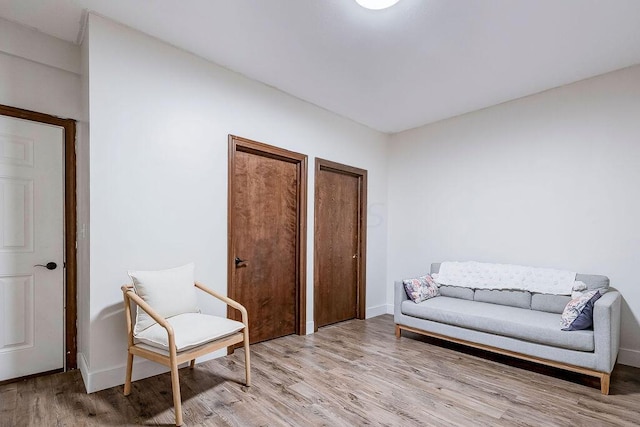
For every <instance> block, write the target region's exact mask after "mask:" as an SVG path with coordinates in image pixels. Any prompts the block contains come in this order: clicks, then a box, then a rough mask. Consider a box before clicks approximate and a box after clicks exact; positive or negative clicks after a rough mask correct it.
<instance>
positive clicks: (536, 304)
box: [531, 294, 571, 314]
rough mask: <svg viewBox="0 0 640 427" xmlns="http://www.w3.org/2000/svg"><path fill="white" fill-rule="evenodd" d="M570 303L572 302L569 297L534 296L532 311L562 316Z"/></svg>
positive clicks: (532, 298)
mask: <svg viewBox="0 0 640 427" xmlns="http://www.w3.org/2000/svg"><path fill="white" fill-rule="evenodd" d="M569 301H571V297H570V296H569V295H551V294H533V295H531V310H538V311H546V312H549V313H558V314H560V313H562V311H563V310H564V308H565V307H566V305H567V303H568V302H569Z"/></svg>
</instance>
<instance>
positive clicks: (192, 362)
mask: <svg viewBox="0 0 640 427" xmlns="http://www.w3.org/2000/svg"><path fill="white" fill-rule="evenodd" d="M194 366H196V359H191V362H189V369H193V367H194Z"/></svg>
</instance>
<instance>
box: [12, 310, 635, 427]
mask: <svg viewBox="0 0 640 427" xmlns="http://www.w3.org/2000/svg"><path fill="white" fill-rule="evenodd" d="M251 350H252V364H253V366H252V368H253V369H252V373H253V386H252V387H250V388H247V387H244V386H243V385H242V384H241V381H242V379H243V375H244V372H243V369H244V365H243V356H244V354H243V351H242V350H236V352H235V354H233V355H231V356H227V357H224V358H220V359H216V360H212V361H209V362H205V363H202V364H199V365H196V367H195V369H194V370H189V369H188V368H186V369H182V370H181V371H180V377H181V387H182V399H183V409H184V419H185V423H186V425H211V426H218V425H220V426H226V425H232V426H267V425H269V426H271V425H273V426H316V425H326V426H354V425H386V426H414V425H415V426H418V425H420V426H430V425H433V426H451V425H456V426H458V425H459V426H470V425H486V426H568V425H588V426H606V425H628V426H632V425H633V426H637V425H639V424H640V369H637V368H631V367H628V366H622V365H619V366H617V367H616V369H615V370H614V373H613V376H612V380H611V395H609V396H603V395H602V394H601V393H600V389H599V388H598V384H597V380H595V379H592V378H590V377H584V376H581V375H575V374H571V373H567V372H564V371H559V370H555V369H552V368H546V367H541V366H539V365H534V364H530V363H526V362H520V361H516V360H514V359H510V358H507V357H503V356H495V355H491V354H489V353H484V352H480V351H476V350H471V349H466V348H463V347H459V346H455V345H452V344H446V343H442V342H436V341H434V340H432V339H428V338H426V337H421V336H418V335H413V334H407V333H403V336H402V338H401V339H399V340H397V339H396V338H395V336H394V324H393V318H392V317H391V316H389V315H385V316H380V317H377V318H373V319H368V320H365V321H362V320H351V321H347V322H343V323H340V324H336V325H332V326H327V327H325V328H321V329H320V330H319V331H318V333H316V334H313V335H309V336H304V337H301V336H288V337H284V338H279V339H276V340H273V341H269V342H264V343H261V344H255V345H252V346H251ZM122 357H123V363H124V361H125V360H126V354H123V356H122ZM123 381H124V378H123ZM173 419H174V418H173V406H172V400H171V379H170V376H169V374H168V373H167V374H163V375H159V376H156V377H152V378H148V379H145V380H140V381H136V382H134V383H133V388H132V393H131V395H130V396H128V397H125V396H123V394H122V386H120V387H114V388H111V389H108V390H103V391H100V392H97V393H93V394H90V395H87V394H86V393H85V390H84V386H83V384H82V379H81V377H80V374H79V372H78V371H73V372H67V373H62V374H55V375H49V376H45V377H38V378H33V379H29V380H25V381H21V382H18V383H13V384H6V385H2V386H0V425H2V426H93V425H110V426H120V425H136V424H142V425H171V423H173Z"/></svg>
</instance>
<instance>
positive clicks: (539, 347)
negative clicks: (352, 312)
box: [394, 263, 621, 394]
mask: <svg viewBox="0 0 640 427" xmlns="http://www.w3.org/2000/svg"><path fill="white" fill-rule="evenodd" d="M439 268H440V264H439V263H435V264H432V265H431V273H437V272H438V270H439ZM576 280H580V281H582V282H584V283H585V284H586V285H587V287H588V289H597V288H604V289H607V292H606V293H604V295H603V296H602V297H601V298H600V299H598V300H597V301H596V303H595V305H594V309H593V329H588V330H581V331H562V330H561V329H560V316H561V313H562V311H563V309H564V307H565V305H566V304H567V302H569V300H570V297H569V296H564V295H550V294H536V293H530V292H528V291H512V290H485V289H475V290H474V289H470V288H462V287H455V286H440V293H441V295H440V296H438V297H435V298H431V299H428V300H426V301H423V302H421V303H419V304H416V303H414V302H413V301H412V300H410V299H409V298H408V297H407V294H406V292H405V290H404V285H403V283H402V281H396V282H395V304H394V321H395V324H396V336H397V337H398V338H400V336H401V333H402V331H403V330H405V331H411V332H416V333H419V334H422V335H427V336H431V337H435V338H440V339H443V340H447V341H452V342H456V343H459V344H464V345H467V346H471V347H476V348H480V349H483V350H488V351H493V352H496V353H500V354H506V355H509V356H513V357H517V358H520V359H525V360H529V361H533V362H537V363H542V364H545V365H550V366H554V367H558V368H562V369H566V370H569V371H574V372H578V373H582V374H587V375H591V376H595V377H597V378H599V379H600V384H601V391H602V394H609V382H610V376H611V372H612V370H613V367H614V365H615V362H616V358H617V355H618V349H619V339H620V304H621V296H620V293H619V292H617V291H615V290H613V289H610V288H609V279H608V278H607V277H606V276H599V275H586V274H578V275H577V276H576Z"/></svg>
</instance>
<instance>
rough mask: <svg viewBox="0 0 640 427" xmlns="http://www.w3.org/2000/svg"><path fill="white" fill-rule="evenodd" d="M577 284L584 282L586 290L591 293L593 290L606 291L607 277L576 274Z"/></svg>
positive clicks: (607, 286) (607, 285)
mask: <svg viewBox="0 0 640 427" xmlns="http://www.w3.org/2000/svg"><path fill="white" fill-rule="evenodd" d="M576 281H577V282H584V284H585V285H587V290H589V291H593V290H595V289H601V288H604V289H608V288H609V278H608V277H607V276H601V275H599V274H580V273H578V274H576Z"/></svg>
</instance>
